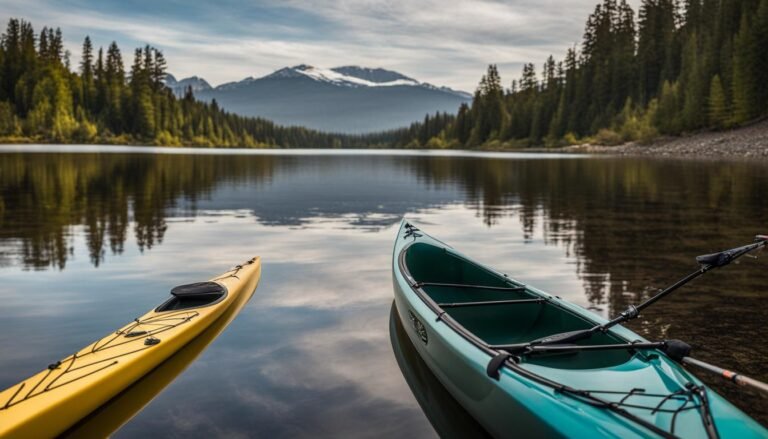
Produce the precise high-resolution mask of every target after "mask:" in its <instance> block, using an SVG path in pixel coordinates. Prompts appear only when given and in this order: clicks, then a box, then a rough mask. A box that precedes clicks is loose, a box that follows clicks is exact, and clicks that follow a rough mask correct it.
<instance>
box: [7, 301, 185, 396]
mask: <svg viewBox="0 0 768 439" xmlns="http://www.w3.org/2000/svg"><path fill="white" fill-rule="evenodd" d="M199 315H200V314H199V313H198V312H197V311H177V312H173V313H169V314H163V315H156V316H152V317H149V318H146V319H144V320H141V319H138V318H137V319H134V322H133V323H131V324H129V325H128V326H127V327H125V328H124V329H121V330H117V331H115V333H114V334H111V335H108V336H106V337H104V338H102V339H100V340H97V341H95V342H94V343H93V344H92V345H91V348H90V349H89V350H88V351H87V352H86V353H84V354H82V355H78V354H77V353H74V354H72V355H70V356H68V357H66V358H64V359H63V360H60V361H57V362H55V363H53V364H50V365H48V370H47V371H46V373H45V375H43V377H42V378H41V379H40V380H38V381H37V383H35V385H34V386H32V388H31V389H30V390H29V392H27V393H26V395H25V396H24V397H23V398H20V399H19V400H15V399H16V397H17V396H18V395H19V394H20V393H21V391H22V390H23V389H24V387H25V386H26V384H27V380H25V381H24V382H22V383H21V384H20V385H19V388H18V389H17V390H16V391H15V392H14V393H13V395H11V398H10V399H8V401H6V402H5V404H4V405H2V406H0V410H6V409H8V408H10V407H13V406H15V405H16V404H20V403H22V402H24V401H27V400H29V399H31V398H34V397H36V396H39V395H42V394H44V393H45V392H48V391H51V390H54V389H58V388H59V387H63V386H66V385H67V384H70V383H73V382H75V381H78V380H80V379H83V378H86V377H88V376H91V375H93V374H95V373H98V372H101V371H102V370H105V369H108V368H110V367H112V366H114V365H116V364H118V361H117V359H118V358H120V357H124V356H126V355H131V354H134V353H136V352H140V351H143V350H145V349H149V348H151V347H152V346H154V345H155V344H147V343H146V340H148V339H152V338H153V336H154V335H156V334H160V333H163V332H165V331H168V330H171V329H173V328H176V327H178V326H180V325H183V324H184V323H187V322H189V321H191V320H192V319H193V318H195V317H197V316H199ZM141 325H148V326H157V327H156V328H152V329H149V330H146V331H143V330H141V331H136V328H138V327H139V326H141ZM135 332H143V334H141V336H132V335H131V334H132V333H135ZM121 336H122V337H123V338H126V339H127V340H124V341H120V342H117V343H116V342H115V341H117V340H118V339H119V338H120V337H121ZM105 340H106V341H105ZM137 341H141V342H142V344H141V347H139V348H138V349H135V350H132V351H129V352H123V353H121V354H116V355H112V356H110V357H107V358H102V359H100V360H96V361H93V362H90V363H88V362H86V363H85V364H78V366H77V367H75V363H76V362H77V361H78V360H82V359H83V358H86V359H87V358H89V356H90V355H93V354H96V353H99V352H102V351H105V350H107V349H111V348H114V347H118V346H122V345H125V344H127V343H135V342H137ZM107 361H111V363H108V364H106V365H104V366H102V367H99V368H97V369H94V370H92V371H90V372H88V373H86V374H83V375H80V376H77V377H75V378H72V379H71V380H68V381H64V382H62V383H58V384H56V383H57V382H58V381H59V380H60V379H61V378H63V377H64V376H65V375H67V374H70V373H73V372H75V371H78V370H82V369H84V368H87V367H91V366H94V365H96V364H100V363H105V362H107ZM64 363H68V364H67V366H66V368H65V369H64V370H63V371H61V373H59V374H58V375H55V376H54V377H53V379H52V380H51V381H50V382H48V383H47V384H46V385H45V386H43V387H42V389H41V390H39V391H37V390H38V388H40V386H41V385H42V384H43V383H44V382H46V380H48V379H49V378H50V377H51V375H53V374H54V371H57V370H60V366H61V365H62V364H64ZM36 391H37V392H36Z"/></svg>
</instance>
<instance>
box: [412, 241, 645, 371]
mask: <svg viewBox="0 0 768 439" xmlns="http://www.w3.org/2000/svg"><path fill="white" fill-rule="evenodd" d="M402 261H403V265H404V267H403V268H405V270H406V271H407V274H409V275H410V277H411V278H412V279H413V280H414V281H415V282H416V285H417V286H418V290H420V291H419V294H421V292H423V293H425V294H426V296H427V297H428V299H429V300H430V301H431V302H433V305H434V306H436V307H437V308H439V311H438V312H440V313H443V315H447V316H449V317H450V319H446V321H447V322H448V321H450V323H455V324H457V325H458V327H457V328H455V329H457V330H458V331H466V332H468V333H470V334H472V335H473V336H474V337H476V338H477V339H480V340H481V341H482V342H483V343H484V344H486V345H487V346H495V345H510V344H516V343H527V342H531V341H534V340H537V339H541V338H544V337H547V336H550V335H553V334H558V333H564V332H568V331H575V330H581V329H589V328H591V327H593V326H594V325H595V323H594V322H592V321H589V320H588V319H587V318H585V317H584V316H581V315H579V314H577V313H575V312H573V311H571V310H569V309H566V308H564V307H562V306H559V305H558V304H557V303H554V301H552V300H550V299H548V298H546V297H544V296H542V295H540V294H537V293H534V292H532V291H530V290H528V289H527V288H525V286H524V285H521V284H519V283H515V282H513V281H512V280H510V279H507V278H506V277H504V276H501V275H499V274H497V273H495V272H493V271H491V270H489V269H487V268H485V267H483V266H481V265H479V264H476V263H474V262H472V261H470V260H468V259H466V258H463V257H461V256H459V255H457V254H455V253H453V252H452V251H451V250H450V249H447V248H444V247H439V246H436V245H432V244H428V243H423V242H416V243H414V244H412V245H410V246H409V247H408V248H407V249H406V250H405V254H404V255H403V259H402ZM623 342H625V341H623V340H620V339H618V338H617V337H615V336H613V335H611V334H603V333H601V334H595V335H594V336H593V337H591V338H590V339H587V340H582V341H580V342H578V344H580V345H599V344H612V343H623ZM631 357H632V354H631V353H629V352H627V351H618V350H617V351H605V352H600V353H591V352H590V353H587V352H584V353H577V352H570V353H567V354H563V353H559V354H557V355H535V356H528V357H527V358H526V361H527V362H531V363H536V364H539V365H544V366H550V367H558V368H564V369H590V368H600V367H609V366H614V365H617V364H622V363H625V362H627V361H629V359H630V358H631Z"/></svg>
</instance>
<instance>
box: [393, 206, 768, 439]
mask: <svg viewBox="0 0 768 439" xmlns="http://www.w3.org/2000/svg"><path fill="white" fill-rule="evenodd" d="M392 274H393V283H394V293H395V303H396V306H397V312H398V314H399V316H400V319H401V321H402V322H403V324H404V325H405V327H406V333H407V334H408V337H409V338H410V339H411V341H412V342H413V345H414V346H415V347H416V349H417V351H418V353H419V355H420V356H421V358H422V359H423V360H424V362H425V363H426V364H427V366H428V367H429V368H430V370H431V371H432V372H433V373H434V375H435V376H436V377H437V378H438V379H439V380H440V382H441V383H442V384H443V386H445V388H446V389H447V390H448V391H449V392H450V394H451V395H452V396H453V397H454V398H455V399H456V400H457V401H458V402H459V403H460V404H461V405H462V406H463V407H464V409H466V410H467V412H469V413H470V414H471V415H472V416H473V417H474V418H475V419H476V420H477V421H478V422H479V423H480V424H481V425H482V426H483V427H484V428H485V429H486V430H487V431H488V432H489V433H491V434H492V435H493V436H495V437H513V436H514V437H584V438H587V437H588V438H615V437H621V438H644V437H683V438H717V437H721V438H739V439H744V438H765V437H768V430H766V429H765V428H764V427H762V426H761V425H760V424H759V423H757V422H756V421H755V420H753V419H752V418H750V417H749V416H748V415H746V414H745V413H743V412H742V411H740V410H739V409H738V408H736V407H735V406H733V405H732V404H731V403H729V402H728V401H727V400H725V399H724V398H723V397H721V396H720V395H718V394H717V393H716V392H714V391H713V390H712V389H710V388H709V387H707V386H706V385H705V384H704V383H702V382H701V381H700V380H699V379H697V378H696V377H695V376H694V375H693V374H691V373H690V372H688V371H687V370H686V369H685V368H684V367H682V366H681V364H680V363H679V362H678V361H675V360H674V359H673V358H675V354H674V352H673V348H670V347H669V346H667V344H665V343H662V342H650V341H648V340H645V339H644V338H643V337H641V336H639V335H638V334H636V333H634V332H632V331H630V330H629V329H627V328H625V327H623V326H621V325H619V324H610V322H609V321H608V320H606V319H604V318H603V317H601V316H598V315H596V314H594V313H592V312H590V311H588V310H586V309H584V308H582V307H580V306H577V305H575V304H573V303H570V302H568V301H565V300H563V299H561V298H559V297H557V296H555V295H551V294H548V293H546V292H543V291H541V290H538V289H536V288H534V287H532V286H530V285H524V284H522V283H521V282H518V281H516V280H514V279H512V278H510V277H508V276H507V275H505V274H502V273H500V272H497V271H495V270H493V269H491V268H488V267H485V266H483V265H481V264H479V263H477V262H474V261H472V260H471V259H470V258H468V257H466V256H464V255H462V254H461V253H459V252H457V251H456V250H454V249H453V248H451V247H450V246H448V245H447V244H445V243H443V242H441V241H439V240H437V239H435V238H432V237H430V236H429V235H427V234H426V233H424V232H423V231H421V230H419V229H418V228H416V227H415V226H413V225H411V224H409V223H408V222H406V221H405V220H404V221H403V222H402V224H401V226H400V229H399V232H398V235H397V239H396V242H395V246H394V253H393V258H392ZM675 288H676V287H675ZM596 325H597V327H600V325H604V326H603V328H604V329H602V330H600V331H593V332H594V333H590V334H589V337H587V338H585V337H573V336H572V335H573V334H581V333H584V332H590V328H593V329H594V328H595V327H596ZM558 340H563V342H562V343H560V342H558ZM566 342H567V343H566ZM630 344H632V346H633V347H632V348H627V346H629V345H630ZM669 345H670V346H673V347H674V346H675V345H674V344H673V343H671V342H670V343H669ZM662 346H664V348H662Z"/></svg>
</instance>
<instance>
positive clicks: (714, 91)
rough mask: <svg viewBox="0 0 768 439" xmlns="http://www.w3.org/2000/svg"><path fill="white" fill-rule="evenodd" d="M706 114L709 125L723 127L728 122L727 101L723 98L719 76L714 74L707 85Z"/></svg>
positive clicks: (723, 93)
mask: <svg viewBox="0 0 768 439" xmlns="http://www.w3.org/2000/svg"><path fill="white" fill-rule="evenodd" d="M707 116H708V118H709V125H710V126H712V127H714V128H725V127H726V126H727V124H728V119H729V115H728V103H727V102H726V100H725V92H724V91H723V84H722V82H721V81H720V76H719V75H715V76H713V77H712V81H711V83H710V86H709V99H708V100H707Z"/></svg>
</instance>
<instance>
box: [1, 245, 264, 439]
mask: <svg viewBox="0 0 768 439" xmlns="http://www.w3.org/2000/svg"><path fill="white" fill-rule="evenodd" d="M260 276H261V260H260V259H259V258H258V257H255V258H253V259H251V260H249V261H247V262H245V263H243V264H241V265H238V266H236V267H235V268H233V269H232V270H229V271H227V272H225V273H223V274H222V275H220V276H218V277H216V278H214V279H211V280H210V281H208V282H199V283H195V284H189V285H181V286H178V287H176V288H174V289H173V290H171V297H170V298H169V299H168V300H167V301H166V302H164V303H163V304H161V305H160V306H158V307H157V308H155V309H153V310H151V311H149V312H147V313H146V314H144V315H143V316H141V317H139V318H137V319H135V320H134V321H133V322H131V323H129V324H127V325H126V326H123V327H122V328H120V329H118V330H117V331H115V332H114V333H111V334H109V335H107V336H105V337H103V338H101V339H99V340H97V341H96V342H94V343H92V344H90V345H88V346H86V347H85V348H83V349H81V350H80V351H78V352H76V353H74V354H72V355H70V356H68V357H66V358H64V359H62V360H60V361H57V362H55V363H53V364H51V365H49V366H48V368H47V369H45V370H43V371H42V372H40V373H38V374H37V375H34V376H32V377H30V378H28V379H26V380H24V381H22V382H20V383H18V384H16V385H14V386H11V387H10V388H8V389H6V390H4V391H2V392H0V437H36V438H42V437H54V436H57V435H59V434H61V433H63V432H64V431H65V430H67V429H68V428H70V427H71V426H72V425H74V424H75V423H77V422H78V421H80V420H81V419H83V418H84V417H86V416H87V415H89V414H90V413H91V412H93V411H94V410H96V409H98V408H99V407H100V406H101V405H103V404H104V403H106V402H108V401H110V400H111V399H112V398H113V397H115V396H116V395H118V394H119V393H120V392H121V391H123V390H124V389H126V388H127V387H128V386H130V385H131V384H133V383H134V382H136V381H137V380H139V379H140V378H142V377H143V376H144V375H146V374H147V373H149V372H150V371H152V370H153V369H154V368H155V367H157V366H158V365H160V364H161V363H162V362H163V361H165V360H166V359H168V358H169V357H171V356H172V355H173V354H174V353H176V352H177V351H179V350H180V349H182V348H183V347H184V346H186V345H187V344H189V343H190V342H191V341H193V340H195V339H196V337H197V336H198V335H199V334H201V333H202V332H203V331H204V330H206V329H207V328H209V327H211V326H212V325H213V324H214V323H216V322H217V321H218V320H219V318H220V317H226V316H227V314H226V313H227V311H228V310H229V309H230V308H231V307H233V306H237V305H238V304H242V300H241V299H242V298H243V297H246V296H247V297H250V295H251V294H252V293H253V290H254V289H255V288H256V285H257V284H258V281H259V278H260ZM232 317H234V316H232ZM230 318H231V317H230Z"/></svg>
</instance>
